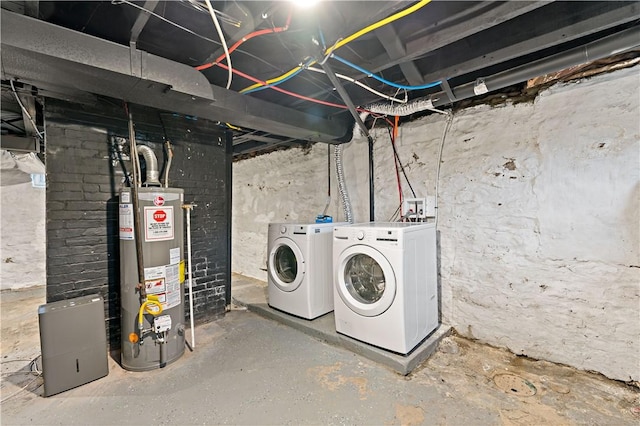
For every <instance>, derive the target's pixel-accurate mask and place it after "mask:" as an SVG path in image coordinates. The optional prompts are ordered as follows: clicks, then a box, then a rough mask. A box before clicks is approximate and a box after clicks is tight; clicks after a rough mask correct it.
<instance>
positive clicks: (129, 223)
mask: <svg viewBox="0 0 640 426" xmlns="http://www.w3.org/2000/svg"><path fill="white" fill-rule="evenodd" d="M122 195H124V193H123V194H122ZM119 223H120V239H121V240H133V205H132V204H120V222H119Z"/></svg>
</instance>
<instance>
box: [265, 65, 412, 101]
mask: <svg viewBox="0 0 640 426" xmlns="http://www.w3.org/2000/svg"><path fill="white" fill-rule="evenodd" d="M306 69H307V70H309V71H313V72H317V73H323V74H324V73H325V72H324V70H323V69H320V68H315V67H307V68H306ZM335 74H336V77H338V78H341V79H343V80H346V81H349V82H351V83H354V84H356V85H358V86H360V87H362V88H363V89H365V90H367V91H369V92H371V93H373V94H374V95H377V96H380V97H381V98H384V99H387V100H389V101H391V102H397V103H399V104H406V103H407V102H408V98H407V93H406V92H405V98H404V99H398V98H394V97H393V96H389V95H385V94H384V93H382V92H378V91H377V90H375V89H373V88H371V87H369V86H367V85H366V84H364V83H361V82H359V81H358V80H356V79H354V78H351V77H349V76H346V75H344V74H338V73H335ZM254 90H257V89H254Z"/></svg>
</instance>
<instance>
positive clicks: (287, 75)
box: [240, 66, 301, 93]
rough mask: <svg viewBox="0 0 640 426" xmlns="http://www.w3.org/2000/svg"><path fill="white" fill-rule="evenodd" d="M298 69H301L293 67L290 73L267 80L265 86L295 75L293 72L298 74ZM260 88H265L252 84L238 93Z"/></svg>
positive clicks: (258, 84) (260, 84) (259, 84)
mask: <svg viewBox="0 0 640 426" xmlns="http://www.w3.org/2000/svg"><path fill="white" fill-rule="evenodd" d="M300 68H301V67H300V66H297V67H295V68H294V69H292V70H291V71H288V72H286V73H284V74H282V75H281V76H280V77H276V78H272V79H271V80H267V81H265V83H267V84H266V86H268V85H270V84H273V83H275V82H278V81H280V80H284V79H285V78H287V77H289V76H290V75H291V74H293V73H295V72H298V71H299V70H300ZM260 86H265V84H262V83H256V84H254V85H252V86H249V87H245V88H244V89H242V90H241V91H240V93H244V92H247V91H249V90H251V89H255V88H256V87H260Z"/></svg>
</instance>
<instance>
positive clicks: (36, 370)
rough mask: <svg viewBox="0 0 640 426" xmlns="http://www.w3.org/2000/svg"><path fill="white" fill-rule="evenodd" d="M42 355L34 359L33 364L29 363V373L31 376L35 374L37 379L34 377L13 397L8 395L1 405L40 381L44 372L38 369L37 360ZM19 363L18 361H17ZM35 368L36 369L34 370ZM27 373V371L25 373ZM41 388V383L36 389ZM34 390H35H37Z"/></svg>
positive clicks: (1, 401) (13, 394) (0, 401)
mask: <svg viewBox="0 0 640 426" xmlns="http://www.w3.org/2000/svg"><path fill="white" fill-rule="evenodd" d="M40 356H41V355H38V356H37V357H35V358H34V359H32V360H31V362H30V363H29V373H31V374H35V376H36V377H34V378H33V379H31V380H30V381H29V382H27V384H26V385H24V386H22V387H21V388H20V389H18V390H17V391H15V392H14V393H12V394H11V395H8V396H6V397H4V398H2V400H0V403H3V402H5V401H6V400H8V399H10V398H13V397H14V396H16V395H18V394H19V393H20V392H22V391H24V390H25V389H26V388H27V387H29V385H30V384H31V383H33V382H35V381H36V380H38V378H39V377H42V371H41V370H39V369H38V366H37V363H36V360H37V359H38V358H39V357H40ZM15 361H18V360H15ZM34 366H35V369H34ZM25 373H26V371H25ZM40 386H42V383H40V384H39V385H38V386H37V387H36V388H35V389H37V388H39V387H40ZM35 389H33V390H35Z"/></svg>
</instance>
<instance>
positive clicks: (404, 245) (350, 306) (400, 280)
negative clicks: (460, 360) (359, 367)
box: [333, 222, 438, 354]
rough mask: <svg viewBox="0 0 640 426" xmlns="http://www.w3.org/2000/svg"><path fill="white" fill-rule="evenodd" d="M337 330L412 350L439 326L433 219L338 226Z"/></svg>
mask: <svg viewBox="0 0 640 426" xmlns="http://www.w3.org/2000/svg"><path fill="white" fill-rule="evenodd" d="M333 258H334V270H335V276H334V315H335V320H336V331H338V333H342V334H344V335H347V336H350V337H353V338H354V339H358V340H361V341H363V342H366V343H369V344H371V345H375V346H378V347H380V348H383V349H387V350H390V351H393V352H397V353H400V354H408V353H409V352H411V350H412V349H414V348H415V347H416V346H417V345H418V344H419V343H420V342H422V341H423V340H424V339H425V338H426V337H427V336H428V335H429V334H431V332H432V331H434V330H435V329H436V328H437V327H438V285H437V279H438V277H437V261H436V229H435V225H434V224H433V223H404V222H393V223H365V224H355V225H348V226H341V227H334V231H333Z"/></svg>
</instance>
